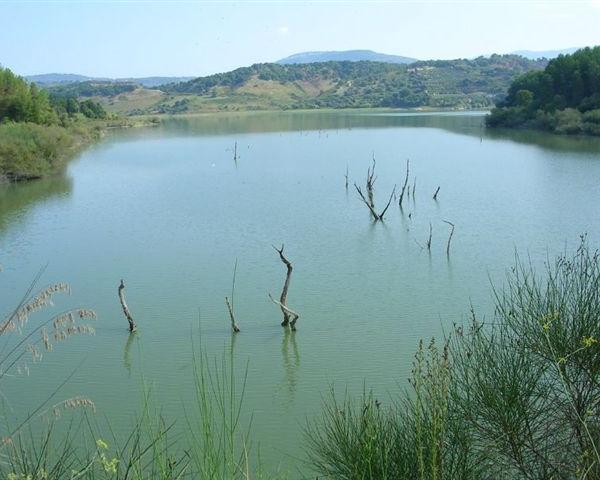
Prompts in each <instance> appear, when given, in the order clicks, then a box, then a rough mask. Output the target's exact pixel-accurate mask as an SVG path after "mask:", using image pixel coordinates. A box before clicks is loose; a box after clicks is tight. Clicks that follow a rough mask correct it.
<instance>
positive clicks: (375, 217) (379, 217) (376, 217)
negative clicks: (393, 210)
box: [354, 183, 396, 221]
mask: <svg viewBox="0 0 600 480" xmlns="http://www.w3.org/2000/svg"><path fill="white" fill-rule="evenodd" d="M354 188H356V191H357V192H358V195H359V196H360V198H361V200H362V201H363V203H364V204H365V205H366V206H367V208H368V209H369V211H370V212H371V216H372V217H373V220H375V221H378V220H382V221H383V216H384V215H385V213H386V212H387V211H388V208H390V205H391V203H392V199H393V198H394V195H395V194H396V185H394V188H393V189H392V193H391V194H390V198H389V200H388V203H387V205H386V206H385V208H384V209H383V210H382V212H381V213H377V212H376V211H375V207H374V206H373V205H372V204H371V202H369V201H368V200H367V199H366V198H365V196H364V194H363V192H362V190H361V189H360V187H359V186H358V185H357V184H356V183H355V184H354Z"/></svg>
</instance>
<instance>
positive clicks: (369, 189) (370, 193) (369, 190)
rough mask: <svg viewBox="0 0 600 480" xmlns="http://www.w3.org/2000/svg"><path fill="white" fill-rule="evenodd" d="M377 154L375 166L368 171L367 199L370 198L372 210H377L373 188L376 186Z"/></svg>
mask: <svg viewBox="0 0 600 480" xmlns="http://www.w3.org/2000/svg"><path fill="white" fill-rule="evenodd" d="M375 180H377V177H375V154H373V166H372V167H369V169H368V170H367V197H368V198H369V204H370V205H371V208H372V209H373V210H375V200H374V197H373V186H374V185H375Z"/></svg>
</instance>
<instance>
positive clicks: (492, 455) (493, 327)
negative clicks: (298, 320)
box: [0, 239, 600, 480]
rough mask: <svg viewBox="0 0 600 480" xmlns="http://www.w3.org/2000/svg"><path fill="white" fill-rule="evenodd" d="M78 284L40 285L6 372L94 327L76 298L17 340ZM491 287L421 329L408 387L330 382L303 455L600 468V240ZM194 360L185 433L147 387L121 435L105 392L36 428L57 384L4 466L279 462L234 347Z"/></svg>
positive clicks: (2, 449) (461, 466)
mask: <svg viewBox="0 0 600 480" xmlns="http://www.w3.org/2000/svg"><path fill="white" fill-rule="evenodd" d="M67 288H68V287H66V286H64V285H56V286H53V287H49V288H47V289H44V290H42V292H40V293H39V294H38V295H33V296H32V295H30V293H31V289H30V291H29V292H28V294H27V295H26V296H25V298H24V300H23V302H21V304H20V305H18V307H17V308H16V309H15V310H14V311H13V312H12V313H11V314H9V315H8V316H7V317H6V319H5V321H4V322H2V324H1V325H0V334H1V336H2V337H3V338H4V340H5V341H6V342H7V343H6V344H5V345H4V348H3V349H2V350H1V352H2V355H1V356H0V365H2V374H1V375H0V382H6V381H7V376H8V375H9V374H10V373H11V372H12V371H13V370H15V368H16V367H15V365H17V364H18V362H19V361H20V360H22V359H23V358H24V357H25V355H29V354H31V355H34V356H35V355H36V354H37V355H39V352H38V350H39V349H45V350H48V351H51V350H52V342H53V341H54V342H56V341H64V340H67V339H68V338H69V337H70V336H72V335H75V334H85V333H90V331H91V327H89V326H87V325H81V324H80V323H79V322H80V321H85V320H81V319H93V318H94V314H93V312H91V311H89V310H78V311H75V312H67V313H66V314H62V315H61V316H59V317H55V318H54V319H50V320H48V321H47V322H45V323H43V324H40V325H37V326H36V327H35V328H34V329H33V330H32V331H30V332H29V333H28V334H26V335H25V336H24V338H23V340H21V341H17V342H12V343H11V342H10V341H8V340H7V339H8V338H10V337H11V334H13V333H14V332H15V331H17V330H18V327H19V326H20V327H24V326H25V324H26V322H27V319H28V316H29V314H30V313H32V312H33V311H35V310H37V309H39V308H42V307H43V306H44V305H46V304H47V303H49V301H50V300H51V297H52V296H53V295H55V294H57V293H60V292H61V291H65V290H66V289H67ZM494 294H495V298H496V308H495V315H494V317H493V318H492V319H491V320H490V321H485V322H483V321H479V320H478V319H477V318H476V315H475V314H474V313H473V312H471V318H470V320H469V322H467V323H468V325H467V326H462V325H455V326H454V329H453V331H452V332H451V333H450V334H449V336H448V337H447V338H445V339H444V340H443V341H441V342H438V341H435V340H431V341H430V342H421V344H420V345H419V348H418V351H417V354H416V356H415V360H414V366H413V371H412V376H411V379H410V389H409V390H407V391H406V392H405V393H403V394H401V395H400V396H399V397H398V398H396V399H392V400H391V402H390V401H388V400H386V399H377V398H375V397H374V396H373V395H372V394H368V393H366V394H365V395H364V396H363V397H362V399H361V400H360V401H358V402H356V401H354V400H352V399H349V398H344V399H341V400H340V399H337V398H335V396H332V397H331V399H330V400H329V401H327V402H326V403H325V405H324V410H323V414H322V416H321V418H320V419H319V418H318V419H316V420H313V421H310V422H309V423H308V425H307V427H306V429H305V446H306V451H307V454H308V457H307V458H308V464H307V468H310V469H311V470H313V471H315V472H316V473H317V474H318V475H322V476H323V478H332V479H373V480H375V479H377V480H384V479H420V480H421V479H422V480H425V479H427V480H429V479H457V480H458V479H460V480H469V479H472V480H488V479H489V480H491V479H503V478H506V479H539V480H542V479H544V480H547V479H581V480H584V479H585V480H592V479H597V478H600V385H599V378H600V343H599V339H600V322H599V321H598V319H599V318H600V258H599V256H598V252H596V251H591V250H590V249H589V247H588V245H587V243H586V241H585V239H582V242H581V244H580V246H579V248H578V249H577V251H576V252H575V254H574V255H573V256H561V257H559V258H558V259H557V260H556V262H555V263H554V264H553V265H552V266H549V267H548V270H547V272H545V275H544V276H543V277H542V276H539V275H537V274H536V272H534V271H533V270H532V268H531V267H530V266H529V265H527V264H524V263H522V262H519V261H518V262H517V265H516V266H515V267H514V268H513V269H512V270H511V273H510V275H509V277H508V280H507V283H506V285H505V287H504V288H502V289H497V290H495V291H494ZM46 329H48V330H51V332H48V333H46ZM40 334H41V335H40ZM37 337H39V340H35V339H36V338H37ZM53 339H54V340H53ZM193 363H194V365H195V369H194V383H195V386H196V406H195V411H194V412H193V415H191V413H192V412H187V413H186V418H187V425H186V430H187V431H188V433H189V434H187V435H183V436H181V435H176V434H175V432H174V430H173V428H172V427H173V425H172V424H170V423H168V422H167V421H165V420H164V419H162V418H160V416H158V415H156V412H154V411H153V410H152V409H151V408H150V407H149V402H148V398H147V396H144V397H143V398H142V408H141V410H142V412H143V413H142V414H141V416H140V417H139V419H138V420H137V421H136V422H134V424H133V425H132V428H131V431H130V434H129V435H128V436H126V438H125V441H124V442H120V441H119V440H118V439H117V438H116V437H112V436H110V427H109V426H107V425H102V424H100V423H99V422H98V421H97V420H96V417H95V416H94V415H92V414H91V413H90V412H91V410H93V402H92V401H91V400H89V399H86V398H83V397H77V398H75V399H69V400H66V401H63V402H60V403H58V404H56V405H55V406H54V408H55V409H56V408H58V409H59V410H61V409H64V408H65V407H76V408H84V409H86V408H87V409H88V410H89V411H88V412H87V413H86V412H84V413H83V414H81V415H82V416H81V417H80V420H79V421H72V422H71V423H70V424H69V425H70V426H69V428H68V429H67V431H66V433H65V434H62V435H57V433H56V432H55V431H53V428H54V427H55V422H54V421H51V422H49V423H48V424H47V427H45V432H44V434H43V435H41V436H38V435H35V434H34V433H33V432H34V431H35V430H37V426H34V425H32V422H33V421H34V420H33V419H34V418H37V416H38V415H37V414H38V413H39V412H40V411H41V412H43V411H45V410H49V407H48V404H49V403H50V402H49V400H50V399H48V400H46V402H44V403H42V404H41V405H40V407H39V408H38V410H37V411H36V412H35V417H34V415H29V416H28V417H26V419H25V420H24V421H22V422H21V423H19V424H18V425H17V426H16V427H14V428H11V427H4V429H3V434H2V437H3V441H2V445H1V446H0V455H1V458H2V462H0V475H1V476H2V478H7V479H11V480H17V479H18V480H26V479H27V480H34V479H35V480H37V479H40V480H41V479H48V480H54V479H56V480H58V479H71V480H74V479H79V478H82V479H130V478H131V479H165V480H166V479H179V478H194V479H197V478H201V479H214V478H222V479H250V478H276V477H274V476H268V475H265V474H264V473H262V472H261V470H260V468H259V467H256V466H255V465H256V462H254V461H253V460H252V459H253V456H252V455H251V450H250V443H249V437H248V431H247V429H245V428H243V427H242V426H241V422H240V411H241V407H242V400H243V390H244V384H245V381H242V383H241V390H240V388H239V387H238V386H239V385H240V383H239V382H236V381H234V370H233V366H232V363H231V361H227V359H226V358H225V357H224V358H223V360H222V362H221V363H215V367H214V368H209V367H208V366H209V365H210V362H209V361H208V359H207V358H206V357H205V356H204V355H203V354H202V353H201V352H200V353H195V354H194V359H193ZM242 380H243V379H242ZM0 385H2V384H1V383H0ZM236 389H237V390H236ZM57 405H58V407H57ZM75 418H76V417H75ZM277 478H281V477H277ZM319 478H320V477H319Z"/></svg>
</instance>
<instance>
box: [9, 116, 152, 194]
mask: <svg viewBox="0 0 600 480" xmlns="http://www.w3.org/2000/svg"><path fill="white" fill-rule="evenodd" d="M154 124H156V119H154V118H146V119H119V118H115V119H111V120H90V119H82V120H78V121H75V122H68V123H66V126H61V125H38V124H35V123H31V122H19V123H17V122H8V123H3V124H0V183H2V182H10V181H22V180H32V179H36V178H41V177H45V176H48V175H52V174H55V173H58V172H60V171H61V170H62V169H63V168H64V166H65V164H66V162H67V161H68V160H69V159H70V158H72V157H73V156H74V155H76V154H77V153H78V152H79V151H81V150H82V149H83V148H85V147H86V146H88V145H90V144H91V143H93V142H95V141H97V140H98V139H100V138H101V137H102V136H103V135H104V134H105V133H106V131H107V130H109V129H111V128H128V127H135V126H147V125H154Z"/></svg>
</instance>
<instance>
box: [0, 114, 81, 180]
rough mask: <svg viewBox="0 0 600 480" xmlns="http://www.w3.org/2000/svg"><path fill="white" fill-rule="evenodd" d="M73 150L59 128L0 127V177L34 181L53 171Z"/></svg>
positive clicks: (34, 125) (70, 141) (11, 124)
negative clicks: (67, 153)
mask: <svg viewBox="0 0 600 480" xmlns="http://www.w3.org/2000/svg"><path fill="white" fill-rule="evenodd" d="M72 146H73V137H72V135H70V133H69V132H68V131H67V130H66V129H65V128H63V127H58V126H42V125H36V124H33V123H6V124H2V125H0V175H5V176H7V177H8V178H10V179H13V180H20V179H28V178H38V177H41V176H43V175H47V174H49V173H52V172H54V171H56V170H57V169H58V168H59V167H60V166H61V165H62V162H63V160H64V158H65V155H66V152H67V151H68V150H69V149H70V148H71V147H72Z"/></svg>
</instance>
